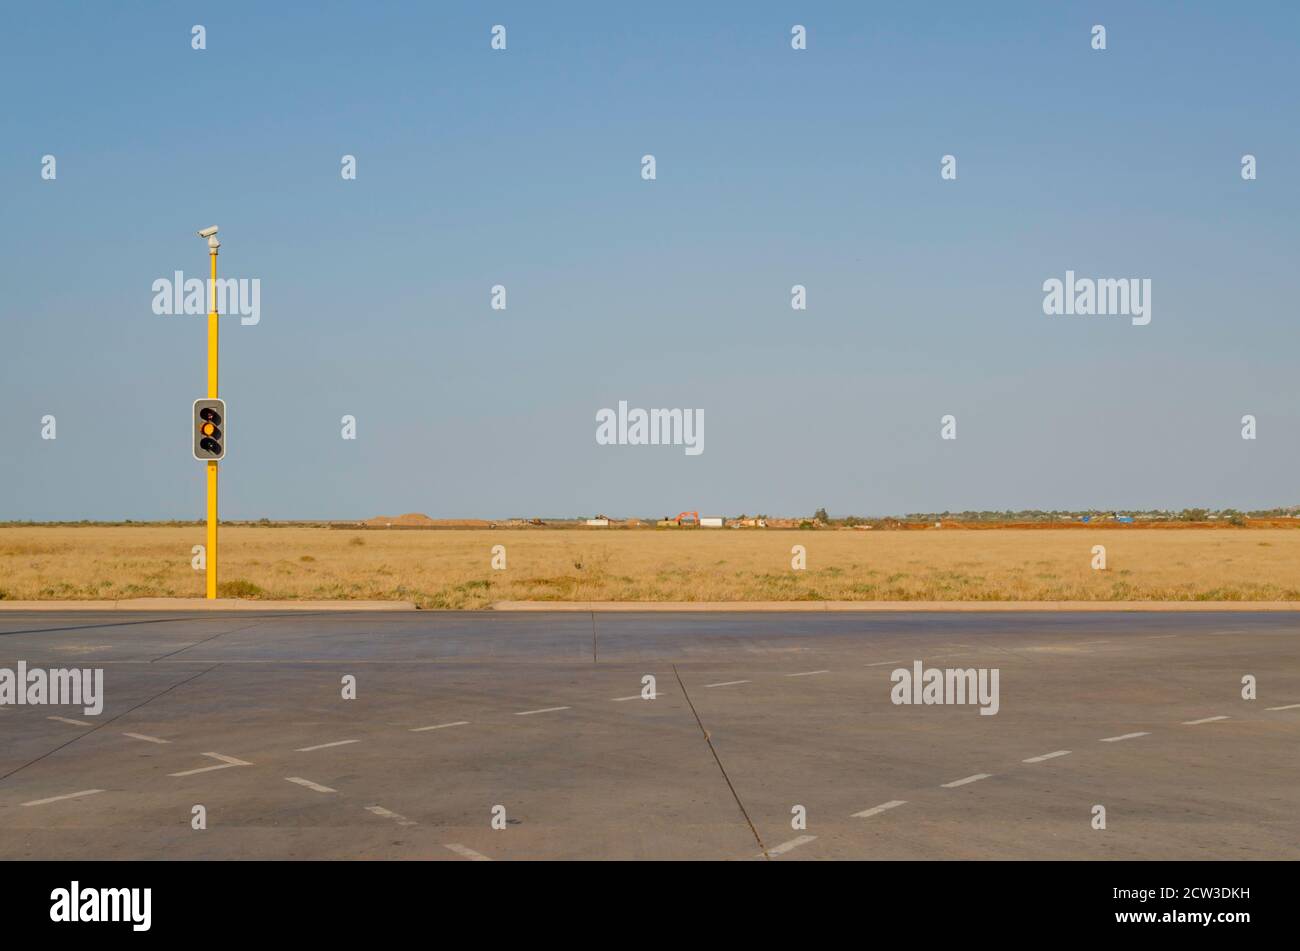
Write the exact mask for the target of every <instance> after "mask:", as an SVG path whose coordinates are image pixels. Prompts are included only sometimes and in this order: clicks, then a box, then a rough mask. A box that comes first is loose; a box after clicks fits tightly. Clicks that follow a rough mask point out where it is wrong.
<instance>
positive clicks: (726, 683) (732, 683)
mask: <svg viewBox="0 0 1300 951" xmlns="http://www.w3.org/2000/svg"><path fill="white" fill-rule="evenodd" d="M748 683H753V681H752V680H724V681H722V683H719V684H705V685H704V686H706V687H734V686H736V685H737V684H748Z"/></svg>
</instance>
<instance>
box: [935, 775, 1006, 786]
mask: <svg viewBox="0 0 1300 951" xmlns="http://www.w3.org/2000/svg"><path fill="white" fill-rule="evenodd" d="M992 775H993V774H992V773H976V774H975V775H974V776H966V777H963V778H962V779H954V780H953V781H952V782H950V783H940V784H939V785H940V786H941V787H942V788H943V789H955V788H956V787H958V786H965V785H966V784H967V783H977V782H979V781H980V780H981V779H988V778H989V777H990V776H992Z"/></svg>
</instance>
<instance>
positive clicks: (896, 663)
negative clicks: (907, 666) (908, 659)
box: [862, 660, 902, 667]
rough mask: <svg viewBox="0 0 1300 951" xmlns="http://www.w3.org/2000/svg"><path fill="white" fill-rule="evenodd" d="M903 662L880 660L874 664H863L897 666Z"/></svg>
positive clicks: (865, 665) (869, 665)
mask: <svg viewBox="0 0 1300 951" xmlns="http://www.w3.org/2000/svg"><path fill="white" fill-rule="evenodd" d="M901 663H902V661H900V660H878V661H876V662H875V663H874V664H863V665H862V666H863V667H889V666H890V665H893V666H894V667H897V666H898V665H899V664H901Z"/></svg>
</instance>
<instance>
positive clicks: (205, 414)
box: [199, 406, 221, 423]
mask: <svg viewBox="0 0 1300 951" xmlns="http://www.w3.org/2000/svg"><path fill="white" fill-rule="evenodd" d="M199 419H204V420H207V421H208V422H209V423H219V422H221V414H220V413H218V412H217V411H216V410H215V409H213V408H212V407H211V406H205V407H203V409H201V410H199Z"/></svg>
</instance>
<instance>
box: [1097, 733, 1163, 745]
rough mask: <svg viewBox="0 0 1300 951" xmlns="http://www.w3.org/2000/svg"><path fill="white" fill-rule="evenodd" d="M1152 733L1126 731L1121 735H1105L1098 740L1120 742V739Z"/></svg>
mask: <svg viewBox="0 0 1300 951" xmlns="http://www.w3.org/2000/svg"><path fill="white" fill-rule="evenodd" d="M1150 735H1151V734H1150V733H1149V732H1147V733H1124V734H1122V735H1120V736H1103V737H1102V738H1101V739H1100V740H1098V742H1099V743H1118V742H1119V741H1120V740H1136V739H1137V738H1138V737H1139V736H1150Z"/></svg>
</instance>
